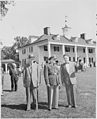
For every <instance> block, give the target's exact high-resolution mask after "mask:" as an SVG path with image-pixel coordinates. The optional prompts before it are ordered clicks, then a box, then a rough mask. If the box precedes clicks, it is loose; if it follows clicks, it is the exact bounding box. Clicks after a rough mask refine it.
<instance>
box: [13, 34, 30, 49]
mask: <svg viewBox="0 0 97 119" xmlns="http://www.w3.org/2000/svg"><path fill="white" fill-rule="evenodd" d="M14 40H15V44H14V47H15V46H16V47H17V48H20V47H22V46H24V45H27V44H30V43H31V40H30V39H28V38H27V37H24V36H23V37H20V36H17V37H15V38H14Z"/></svg>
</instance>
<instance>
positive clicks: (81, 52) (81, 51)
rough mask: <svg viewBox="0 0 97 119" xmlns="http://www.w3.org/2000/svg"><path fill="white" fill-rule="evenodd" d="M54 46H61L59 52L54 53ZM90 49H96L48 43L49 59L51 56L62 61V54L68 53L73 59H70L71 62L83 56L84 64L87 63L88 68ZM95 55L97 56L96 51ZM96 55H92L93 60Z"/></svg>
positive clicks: (93, 47) (77, 45)
mask: <svg viewBox="0 0 97 119" xmlns="http://www.w3.org/2000/svg"><path fill="white" fill-rule="evenodd" d="M54 46H59V51H57V52H54V50H53V48H54ZM60 46H61V47H60ZM67 46H68V47H69V48H70V51H66V47H67ZM89 48H92V49H95V46H88V45H87V46H86V45H79V44H66V43H57V42H48V57H50V56H51V55H56V57H57V58H58V59H59V60H61V58H62V54H65V53H66V54H69V56H70V57H71V58H70V59H72V60H71V61H74V60H75V61H77V58H78V57H80V56H81V57H82V60H83V61H84V63H86V64H87V66H88V65H89V52H88V50H89ZM93 54H94V55H95V50H94V53H93ZM94 55H92V57H93V58H94V57H95V56H94ZM60 56H61V57H60ZM73 59H74V60H73ZM94 59H95V58H94Z"/></svg>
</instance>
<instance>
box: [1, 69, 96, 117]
mask: <svg viewBox="0 0 97 119" xmlns="http://www.w3.org/2000/svg"><path fill="white" fill-rule="evenodd" d="M76 75H77V105H78V107H77V108H76V109H71V108H65V107H64V105H66V104H67V100H66V92H65V87H64V86H62V87H61V89H60V93H59V109H58V110H55V109H53V110H52V111H48V109H47V94H46V86H45V83H44V79H43V78H42V79H43V80H42V83H41V85H40V87H39V110H38V111H37V112H36V111H35V110H34V109H33V107H32V110H31V111H29V112H26V111H25V109H26V98H25V88H24V87H23V84H22V78H20V79H19V81H18V91H17V92H10V78H8V76H5V81H4V90H5V91H4V96H2V97H1V104H2V106H1V117H2V118H96V106H95V105H96V68H88V69H87V71H86V72H79V73H77V74H76Z"/></svg>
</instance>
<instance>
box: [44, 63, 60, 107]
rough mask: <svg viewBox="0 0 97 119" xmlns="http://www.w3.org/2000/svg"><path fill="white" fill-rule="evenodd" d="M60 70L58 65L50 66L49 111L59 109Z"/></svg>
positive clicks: (48, 74)
mask: <svg viewBox="0 0 97 119" xmlns="http://www.w3.org/2000/svg"><path fill="white" fill-rule="evenodd" d="M59 73H60V71H59V69H58V67H57V66H56V65H53V64H49V65H48V70H47V74H46V76H47V77H46V79H47V83H48V84H49V85H50V88H49V96H50V100H49V109H51V108H52V107H53V108H58V98H59V84H60V80H59V78H60V77H59V76H60V75H59Z"/></svg>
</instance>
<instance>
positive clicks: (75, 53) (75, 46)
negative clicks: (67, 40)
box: [75, 45, 77, 61]
mask: <svg viewBox="0 0 97 119" xmlns="http://www.w3.org/2000/svg"><path fill="white" fill-rule="evenodd" d="M75 61H77V46H76V45H75Z"/></svg>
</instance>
